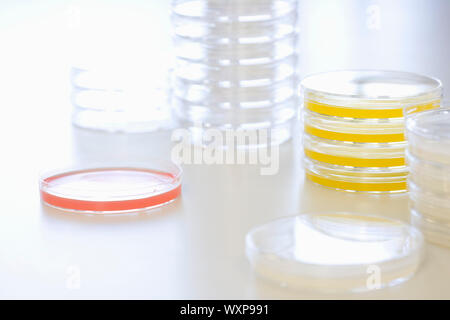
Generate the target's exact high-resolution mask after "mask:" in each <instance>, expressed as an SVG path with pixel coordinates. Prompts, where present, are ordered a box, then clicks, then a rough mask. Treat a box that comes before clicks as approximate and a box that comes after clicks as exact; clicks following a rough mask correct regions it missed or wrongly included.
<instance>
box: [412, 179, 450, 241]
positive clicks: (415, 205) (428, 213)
mask: <svg viewBox="0 0 450 320" xmlns="http://www.w3.org/2000/svg"><path fill="white" fill-rule="evenodd" d="M408 191H409V199H410V206H411V209H412V210H414V211H415V212H417V213H420V214H421V215H422V216H424V217H427V218H430V219H432V220H433V221H436V222H438V223H439V224H446V223H447V224H450V193H435V192H432V191H430V190H428V189H425V188H421V187H420V186H419V185H417V184H415V183H414V182H412V181H411V180H409V181H408ZM449 235H450V234H449Z"/></svg>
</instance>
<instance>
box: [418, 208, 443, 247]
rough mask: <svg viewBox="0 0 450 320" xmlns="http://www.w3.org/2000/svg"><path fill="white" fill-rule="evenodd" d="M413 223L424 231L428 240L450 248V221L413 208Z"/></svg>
mask: <svg viewBox="0 0 450 320" xmlns="http://www.w3.org/2000/svg"><path fill="white" fill-rule="evenodd" d="M411 223H412V225H413V226H415V227H417V228H418V229H420V230H421V231H422V232H423V235H424V236H425V238H426V239H427V241H428V242H430V243H433V244H436V245H439V246H444V247H448V248H450V223H449V222H448V221H446V222H443V221H440V220H436V219H434V218H433V217H428V216H425V215H423V214H421V213H420V212H419V211H417V210H415V208H414V206H413V207H412V210H411Z"/></svg>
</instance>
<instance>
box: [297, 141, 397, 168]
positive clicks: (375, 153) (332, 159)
mask: <svg viewBox="0 0 450 320" xmlns="http://www.w3.org/2000/svg"><path fill="white" fill-rule="evenodd" d="M405 144H406V143H404V142H401V143H386V144H381V145H380V144H374V143H347V142H344V141H336V140H328V139H323V138H319V137H315V136H311V135H309V134H305V135H303V147H304V152H305V155H306V156H307V157H308V158H309V159H311V160H317V161H321V162H325V163H328V164H335V165H341V166H347V167H381V168H387V167H402V166H405ZM405 170H406V169H405Z"/></svg>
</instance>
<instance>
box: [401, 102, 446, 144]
mask: <svg viewBox="0 0 450 320" xmlns="http://www.w3.org/2000/svg"><path fill="white" fill-rule="evenodd" d="M406 127H407V129H408V132H411V133H413V134H416V135H420V136H421V137H422V138H425V139H427V140H434V141H436V140H438V141H442V142H447V143H450V108H438V109H433V110H428V111H424V112H419V113H417V114H415V115H412V116H410V117H409V118H408V119H407V121H406Z"/></svg>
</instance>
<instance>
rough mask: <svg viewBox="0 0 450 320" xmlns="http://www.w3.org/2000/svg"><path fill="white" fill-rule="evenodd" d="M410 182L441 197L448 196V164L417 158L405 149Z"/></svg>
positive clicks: (449, 187) (449, 196)
mask: <svg viewBox="0 0 450 320" xmlns="http://www.w3.org/2000/svg"><path fill="white" fill-rule="evenodd" d="M406 155H407V163H408V168H409V171H410V175H409V176H408V180H409V182H410V183H412V184H415V185H417V186H420V188H421V189H423V190H426V191H427V192H431V193H434V194H438V195H441V197H443V198H450V164H442V163H439V162H434V161H430V160H426V159H424V158H418V157H416V156H414V155H412V154H411V153H410V152H409V151H408V150H407V151H406Z"/></svg>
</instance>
